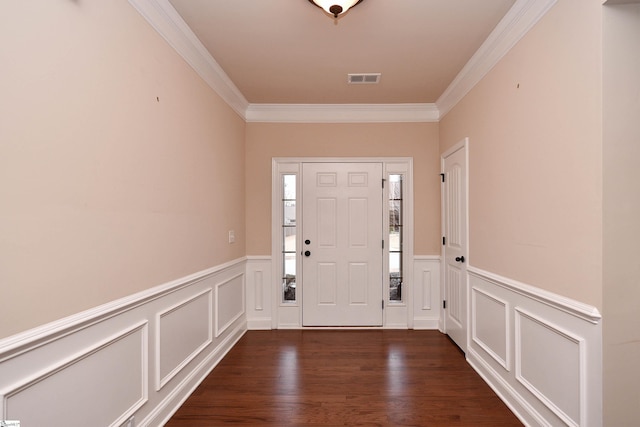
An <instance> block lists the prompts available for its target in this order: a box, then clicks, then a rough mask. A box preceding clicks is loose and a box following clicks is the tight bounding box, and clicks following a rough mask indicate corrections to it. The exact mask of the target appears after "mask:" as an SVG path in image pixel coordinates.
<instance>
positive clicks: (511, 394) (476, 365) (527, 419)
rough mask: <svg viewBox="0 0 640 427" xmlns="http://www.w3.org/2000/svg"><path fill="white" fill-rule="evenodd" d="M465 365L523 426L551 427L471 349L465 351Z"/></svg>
mask: <svg viewBox="0 0 640 427" xmlns="http://www.w3.org/2000/svg"><path fill="white" fill-rule="evenodd" d="M467 363H469V365H471V367H472V368H473V369H474V370H475V371H476V372H477V373H478V375H480V376H481V377H482V379H483V380H484V382H485V383H487V384H488V385H489V387H491V389H492V390H493V391H494V392H495V393H496V394H497V395H498V397H500V400H502V402H504V404H505V405H507V407H509V409H510V410H511V412H513V414H514V415H515V416H516V417H518V419H519V420H520V421H521V422H522V423H523V424H524V425H539V426H544V427H551V424H549V423H548V422H547V421H546V420H545V419H544V418H543V417H542V416H541V415H540V414H539V413H538V412H537V411H536V410H535V409H534V407H533V406H531V404H530V403H529V402H528V401H527V400H526V399H525V398H524V397H523V396H521V395H520V394H518V392H517V391H516V390H515V389H514V388H513V387H512V386H511V384H509V382H508V381H506V380H505V379H504V378H503V377H502V376H501V375H499V374H498V372H496V370H495V369H493V368H492V367H491V365H489V364H488V363H487V362H486V361H485V360H484V359H483V358H482V357H481V356H480V354H479V353H477V352H476V351H475V350H474V349H473V348H471V347H470V348H468V349H467Z"/></svg>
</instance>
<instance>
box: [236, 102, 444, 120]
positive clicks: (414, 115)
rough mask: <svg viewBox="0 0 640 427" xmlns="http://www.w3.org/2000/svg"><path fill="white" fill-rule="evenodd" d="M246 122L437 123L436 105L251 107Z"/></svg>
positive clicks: (256, 105)
mask: <svg viewBox="0 0 640 427" xmlns="http://www.w3.org/2000/svg"><path fill="white" fill-rule="evenodd" d="M245 117H246V121H247V122H265V123H386V122H387V123H395V122H405V123H412V122H427V123H429V122H438V120H439V119H440V113H439V112H438V108H437V107H436V105H435V104H251V105H249V107H248V108H247V111H246V116H245Z"/></svg>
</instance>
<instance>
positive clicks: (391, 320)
mask: <svg viewBox="0 0 640 427" xmlns="http://www.w3.org/2000/svg"><path fill="white" fill-rule="evenodd" d="M343 162H344V163H372V162H373V163H382V165H383V175H384V177H386V176H388V175H389V174H398V173H401V174H404V175H405V177H406V180H405V182H404V185H405V193H406V200H405V201H404V218H403V219H404V228H405V238H404V245H403V263H404V264H403V265H404V281H405V282H406V284H407V286H406V287H405V289H406V291H405V292H404V295H403V301H402V302H401V303H395V302H394V303H389V284H388V280H387V279H386V276H384V277H385V280H384V285H383V294H384V297H385V308H384V312H383V326H382V327H383V328H396V329H397V328H411V327H413V304H412V296H413V292H412V291H411V288H412V287H413V230H414V227H413V158H411V157H355V158H354V157H277V158H273V159H272V191H271V197H272V198H271V278H272V291H273V292H271V295H272V305H271V312H272V314H273V315H272V320H271V327H272V328H273V329H287V328H289V329H292V328H293V329H297V328H302V298H301V296H300V295H299V292H298V295H297V298H296V301H295V302H284V301H283V297H282V269H283V263H284V260H283V255H282V243H281V233H282V225H281V224H282V215H283V213H282V209H281V203H282V176H283V175H287V174H294V175H296V176H297V177H298V179H300V177H301V172H302V164H303V163H343ZM298 182H300V181H298ZM296 191H297V192H298V194H297V200H301V197H300V196H301V194H300V192H301V191H302V190H301V186H300V185H297V190H296ZM384 194H385V196H383V197H387V196H386V195H387V193H386V189H385V192H384ZM296 217H297V218H302V212H301V203H297V216H296ZM384 223H385V224H386V222H384ZM297 225H298V227H300V224H297ZM299 230H301V229H300V228H299ZM297 239H298V242H297V245H296V247H297V248H298V251H299V248H301V247H302V241H301V239H302V237H301V233H300V232H297ZM386 248H388V245H385V255H384V259H385V266H384V269H383V271H384V273H383V274H386V275H387V276H388V265H386V263H388V252H387V249H386ZM296 271H297V272H300V271H301V261H300V259H299V257H298V261H297V268H296ZM297 279H298V282H300V280H299V278H297ZM302 292H303V291H302Z"/></svg>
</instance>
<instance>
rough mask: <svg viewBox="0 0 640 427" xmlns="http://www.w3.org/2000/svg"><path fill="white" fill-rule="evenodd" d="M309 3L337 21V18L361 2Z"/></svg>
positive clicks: (330, 0)
mask: <svg viewBox="0 0 640 427" xmlns="http://www.w3.org/2000/svg"><path fill="white" fill-rule="evenodd" d="M309 1H310V2H311V3H313V4H315V5H316V6H318V7H319V8H321V9H324V10H325V12H327V13H329V14H331V15H333V17H334V18H336V19H338V16H340V15H344V14H345V13H347V11H348V10H349V9H351V8H352V7H353V6H355V5H357V4H358V3H360V2H362V0H309Z"/></svg>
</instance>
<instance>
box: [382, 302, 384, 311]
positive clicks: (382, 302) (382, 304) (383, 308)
mask: <svg viewBox="0 0 640 427" xmlns="http://www.w3.org/2000/svg"><path fill="white" fill-rule="evenodd" d="M382 309H383V310H384V300H382Z"/></svg>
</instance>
